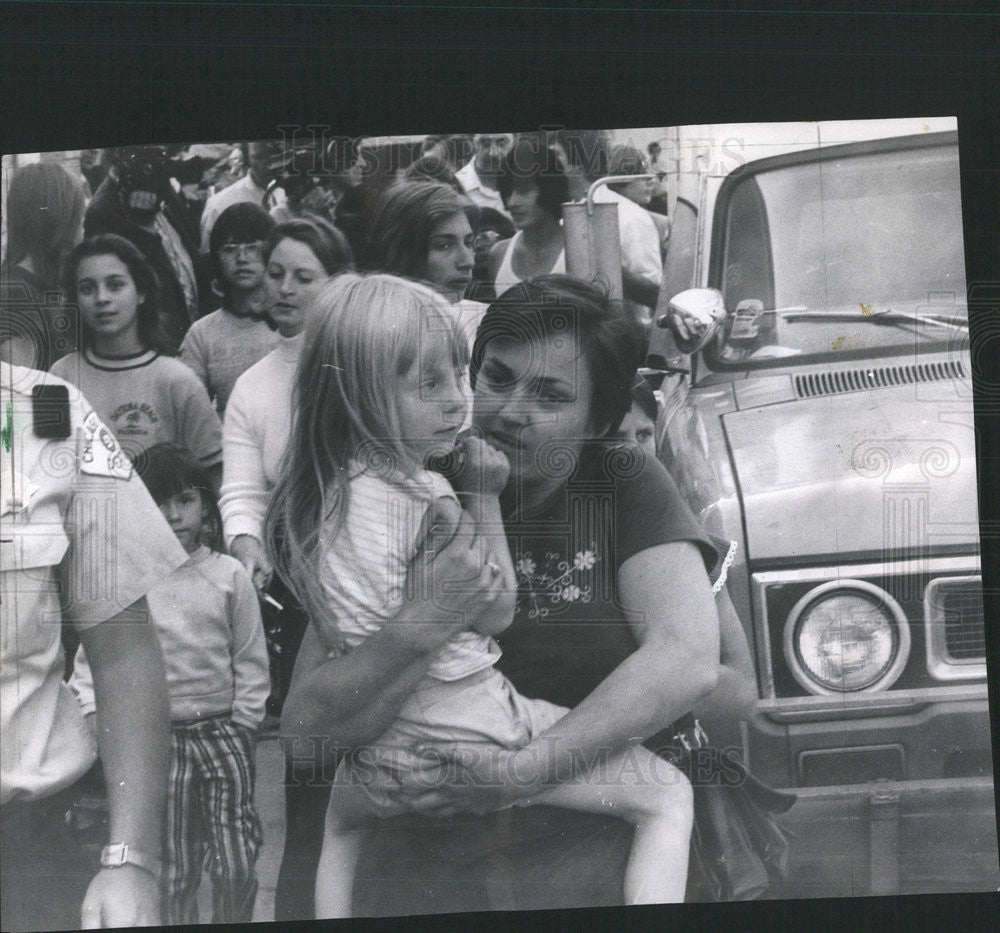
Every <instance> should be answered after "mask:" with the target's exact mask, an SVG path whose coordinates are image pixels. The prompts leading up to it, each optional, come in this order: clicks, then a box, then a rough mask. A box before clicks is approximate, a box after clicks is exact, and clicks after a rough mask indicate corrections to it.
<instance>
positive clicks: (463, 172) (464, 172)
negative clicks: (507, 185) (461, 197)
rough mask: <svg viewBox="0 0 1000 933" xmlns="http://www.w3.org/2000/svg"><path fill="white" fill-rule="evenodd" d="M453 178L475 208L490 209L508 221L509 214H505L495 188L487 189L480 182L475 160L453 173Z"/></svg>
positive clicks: (500, 198) (505, 209) (504, 208)
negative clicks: (457, 181)
mask: <svg viewBox="0 0 1000 933" xmlns="http://www.w3.org/2000/svg"><path fill="white" fill-rule="evenodd" d="M455 177H456V178H457V179H458V180H459V183H460V184H461V185H462V188H463V189H464V190H465V194H466V197H468V199H469V200H470V201H471V202H472V203H473V204H475V205H476V207H492V208H493V210H495V211H499V212H500V213H501V214H503V216H504V217H506V218H507V219H508V220H509V219H510V214H508V213H507V208H506V207H504V205H503V198H502V197H500V192H499V191H497V190H496V189H495V188H487V187H486V186H485V185H484V184H483V183H482V181H481V180H480V178H479V175H478V173H477V172H476V160H475V159H473V160H472V161H470V162H469V163H468V164H466V165H463V166H462V167H461V168H460V169H459V170H458V171H457V172H455Z"/></svg>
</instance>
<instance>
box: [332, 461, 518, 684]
mask: <svg viewBox="0 0 1000 933" xmlns="http://www.w3.org/2000/svg"><path fill="white" fill-rule="evenodd" d="M350 470H351V474H352V475H351V477H350V492H349V494H348V499H347V511H346V513H345V514H344V516H343V520H342V522H341V523H340V526H339V528H338V529H337V533H336V535H334V536H333V537H332V539H331V538H330V536H329V534H328V533H327V532H324V538H325V539H326V542H325V543H326V553H325V555H324V557H323V564H322V567H321V570H320V574H321V580H322V583H323V589H324V591H325V593H326V598H327V602H328V605H329V607H330V611H329V612H328V613H326V615H325V618H323V619H317V620H315V621H316V625H317V626H318V627H319V629H320V632H321V634H322V635H323V636H324V638H325V640H326V642H327V647H331V646H332V645H334V644H336V641H335V639H336V636H337V634H338V632H339V634H340V636H341V637H342V638H343V639H344V642H345V643H346V647H347V648H356V647H357V646H358V645H359V644H361V642H363V641H364V640H365V639H366V638H368V637H369V636H370V635H373V634H375V632H377V631H379V630H380V629H381V628H382V627H383V626H384V625H385V623H386V622H388V621H389V620H390V619H392V618H394V617H395V616H396V615H397V614H398V613H399V611H400V609H401V608H402V606H403V602H404V584H405V583H406V575H407V571H408V570H409V566H410V561H411V560H413V557H414V555H415V554H416V552H417V549H418V547H419V545H420V528H421V524H422V522H423V519H424V515H425V514H426V512H427V510H428V509H429V508H430V507H431V506H432V504H433V502H434V500H435V499H440V498H448V499H451V500H452V501H454V502H456V503H457V501H458V500H457V498H456V497H455V493H454V491H453V490H452V488H451V486H450V485H449V483H448V481H447V480H446V479H445V478H444V477H443V476H442V475H441V474H440V473H434V472H432V471H430V470H420V471H419V472H418V473H417V474H416V475H415V476H413V477H404V476H402V475H394V476H391V477H386V476H383V475H380V473H381V471H378V470H374V469H368V470H366V469H363V468H362V467H361V465H360V464H358V463H355V462H353V461H352V463H351V465H350ZM333 620H336V622H334V621H333ZM331 626H335V628H336V630H332V629H331V628H330V627H331ZM499 658H500V648H499V646H498V645H497V643H496V642H495V641H494V640H493V639H492V638H490V637H489V636H487V635H481V634H480V633H479V632H475V631H471V630H468V631H463V632H458V633H457V634H456V635H454V636H453V637H452V638H451V639H450V640H449V641H448V642H446V643H445V645H444V646H443V647H442V648H441V650H440V651H439V652H438V654H437V655H436V656H435V657H434V659H433V661H431V664H430V666H429V668H428V670H427V676H428V677H433V678H434V679H435V680H446V681H448V680H460V679H461V678H463V677H468V676H469V675H470V674H475V673H476V672H478V671H482V670H485V669H486V668H489V667H492V666H493V665H494V664H495V663H496V661H498V660H499Z"/></svg>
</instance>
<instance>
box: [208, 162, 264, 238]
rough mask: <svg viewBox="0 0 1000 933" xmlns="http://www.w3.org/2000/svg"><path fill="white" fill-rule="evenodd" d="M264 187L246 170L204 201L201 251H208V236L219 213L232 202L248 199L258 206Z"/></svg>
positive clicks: (237, 202) (262, 201) (261, 199)
mask: <svg viewBox="0 0 1000 933" xmlns="http://www.w3.org/2000/svg"><path fill="white" fill-rule="evenodd" d="M264 194H265V192H264V189H263V188H261V187H260V185H258V184H257V182H255V181H254V180H253V176H252V175H251V174H250V173H249V172H247V173H246V175H244V176H243V177H242V178H241V179H240V180H239V181H234V182H233V183H232V184H231V185H230V186H229V187H228V188H223V189H222V190H221V191H216V192H215V194H213V195H212V196H211V197H210V198H209V199H208V200H207V201H206V202H205V207H204V208H203V209H202V212H201V251H202V252H203V253H207V252H208V238H209V237H210V236H211V235H212V227H214V226H215V222H216V221H217V220H218V219H219V215H220V214H221V213H222V212H223V211H224V210H225V209H226V208H227V207H231V206H232V205H233V204H239V203H241V202H242V201H248V202H250V203H253V204H256V205H257V206H258V207H261V206H263V203H264Z"/></svg>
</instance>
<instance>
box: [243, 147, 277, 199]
mask: <svg viewBox="0 0 1000 933" xmlns="http://www.w3.org/2000/svg"><path fill="white" fill-rule="evenodd" d="M247 155H248V156H249V157H250V177H251V178H252V179H253V180H254V184H256V185H257V186H258V187H259V188H266V187H267V186H268V184H269V183H270V181H271V170H270V168H269V167H268V163H269V162H270V159H271V155H272V151H271V146H269V145H268V144H267V143H250V145H249V146H247Z"/></svg>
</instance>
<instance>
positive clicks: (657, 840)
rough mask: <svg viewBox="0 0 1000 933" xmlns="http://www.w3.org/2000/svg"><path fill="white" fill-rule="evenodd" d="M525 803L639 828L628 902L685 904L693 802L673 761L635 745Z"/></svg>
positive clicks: (628, 878)
mask: <svg viewBox="0 0 1000 933" xmlns="http://www.w3.org/2000/svg"><path fill="white" fill-rule="evenodd" d="M523 803H524V805H526V806H527V805H532V804H546V805H551V806H557V807H566V808H567V809H570V810H585V811H587V812H590V813H605V814H608V815H609V816H618V817H621V818H622V819H627V820H629V821H630V822H631V823H634V824H635V836H634V838H633V840H632V849H631V851H630V853H629V858H628V865H627V866H626V868H625V892H624V893H625V903H626V904H673V903H680V902H682V901H683V900H684V891H685V887H686V885H687V871H688V855H689V847H690V842H691V827H692V825H693V823H694V797H693V793H692V790H691V784H690V782H689V781H688V779H687V778H686V777H685V776H684V775H683V774H682V773H681V772H680V771H678V770H677V768H675V767H674V766H673V765H671V764H670V763H669V762H668V761H665V760H664V759H662V758H660V757H659V756H658V755H654V754H653V753H652V752H650V751H648V750H647V749H645V748H643V747H642V746H635V747H634V748H631V749H629V751H628V752H626V753H625V754H623V755H620V756H618V757H617V758H611V759H609V760H608V761H607V762H605V763H604V764H603V765H601V766H599V767H598V768H596V769H594V770H593V771H591V772H590V773H588V774H583V775H579V776H578V777H577V778H576V779H575V780H574V781H571V782H569V783H566V784H560V785H559V786H558V787H553V788H550V789H549V790H545V791H542V792H541V793H540V794H536V795H535V796H534V797H531V798H530V799H529V800H527V801H524V802H523Z"/></svg>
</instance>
